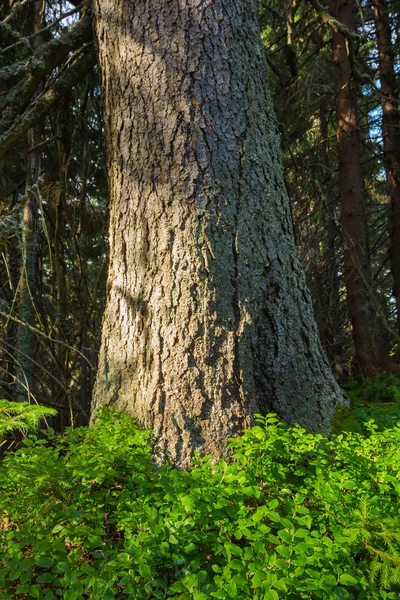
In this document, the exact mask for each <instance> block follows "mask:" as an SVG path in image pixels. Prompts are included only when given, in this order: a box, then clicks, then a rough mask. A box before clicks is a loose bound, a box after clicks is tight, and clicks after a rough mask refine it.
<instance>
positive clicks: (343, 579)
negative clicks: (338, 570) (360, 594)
mask: <svg viewBox="0 0 400 600" xmlns="http://www.w3.org/2000/svg"><path fill="white" fill-rule="evenodd" d="M339 582H340V583H341V584H343V585H357V584H358V581H357V579H354V577H352V575H349V574H348V573H342V574H341V575H340V576H339Z"/></svg>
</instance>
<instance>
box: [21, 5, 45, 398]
mask: <svg viewBox="0 0 400 600" xmlns="http://www.w3.org/2000/svg"><path fill="white" fill-rule="evenodd" d="M42 10H43V0H36V2H35V5H34V25H33V32H34V33H36V32H37V31H38V30H39V29H40V28H41V22H42V16H43V15H42ZM40 38H41V36H37V37H36V38H34V42H33V44H34V46H38V45H40V43H41V41H42V40H41V39H40ZM37 93H38V91H37V92H36V94H37ZM41 137H42V136H41V126H40V125H36V126H35V127H34V128H33V129H31V130H30V131H29V132H28V147H31V148H33V147H35V146H37V145H38V144H40V142H41ZM40 171H41V149H40V148H39V149H37V150H33V151H32V152H30V153H29V154H28V157H27V159H26V186H25V196H24V202H23V206H22V245H21V254H22V260H21V280H20V294H19V317H20V319H21V320H22V321H23V322H24V323H26V324H27V325H29V326H30V327H24V326H23V325H19V327H18V340H17V347H18V354H17V357H18V363H19V364H18V371H17V390H18V394H19V399H20V400H23V399H25V397H26V396H27V395H28V397H29V395H30V394H34V392H35V377H34V363H33V362H32V359H34V358H35V354H36V347H35V342H36V339H35V333H34V332H33V331H32V329H31V327H34V326H35V323H36V318H35V294H36V278H37V261H38V243H39V211H38V204H37V199H36V195H35V192H34V191H33V190H32V188H33V186H34V185H35V184H36V183H37V181H38V179H39V177H40Z"/></svg>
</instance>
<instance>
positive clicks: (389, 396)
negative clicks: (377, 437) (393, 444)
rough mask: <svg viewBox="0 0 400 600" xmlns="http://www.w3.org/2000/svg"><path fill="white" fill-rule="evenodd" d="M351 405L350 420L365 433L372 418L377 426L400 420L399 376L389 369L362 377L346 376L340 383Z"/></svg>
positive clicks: (384, 425) (352, 425) (350, 426)
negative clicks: (386, 371)
mask: <svg viewBox="0 0 400 600" xmlns="http://www.w3.org/2000/svg"><path fill="white" fill-rule="evenodd" d="M342 387H343V388H344V389H345V390H346V392H347V394H348V396H349V398H350V401H351V405H352V408H353V423H352V424H351V423H350V422H349V428H350V429H352V428H353V429H354V428H355V424H354V421H355V422H357V423H358V426H359V427H361V429H360V430H362V431H363V433H367V431H368V429H367V427H368V422H369V421H370V420H371V419H373V420H374V421H375V423H376V424H377V426H378V428H379V429H385V428H387V427H393V425H395V424H396V423H398V422H399V421H400V376H399V375H394V374H390V373H379V374H378V375H376V376H375V377H374V378H373V379H366V380H364V381H362V380H361V379H358V378H357V377H350V378H349V379H348V380H347V381H346V382H344V383H342Z"/></svg>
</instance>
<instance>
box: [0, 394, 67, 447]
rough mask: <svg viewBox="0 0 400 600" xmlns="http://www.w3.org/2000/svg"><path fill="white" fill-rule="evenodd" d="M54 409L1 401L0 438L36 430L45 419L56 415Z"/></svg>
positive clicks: (25, 403) (26, 403)
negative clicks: (18, 432) (11, 432)
mask: <svg viewBox="0 0 400 600" xmlns="http://www.w3.org/2000/svg"><path fill="white" fill-rule="evenodd" d="M56 414H57V411H56V410H55V409H54V408H48V407H47V406H40V405H36V404H29V403H28V402H10V401H8V400H0V438H1V437H3V436H4V435H5V434H7V433H9V432H10V431H15V430H17V431H22V432H24V433H25V432H27V431H30V430H35V429H37V427H38V426H39V423H40V421H41V420H42V419H43V418H44V417H49V416H52V415H56Z"/></svg>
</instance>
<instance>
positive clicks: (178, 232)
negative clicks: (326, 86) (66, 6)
mask: <svg viewBox="0 0 400 600" xmlns="http://www.w3.org/2000/svg"><path fill="white" fill-rule="evenodd" d="M94 12H95V29H96V35H97V42H98V52H99V62H100V67H101V73H102V91H103V103H104V118H105V132H106V141H107V149H108V174H109V186H110V205H111V206H110V210H111V215H110V259H109V260H110V263H109V279H108V297H107V305H106V310H105V315H104V320H103V333H102V343H101V350H100V356H99V369H98V374H97V380H96V384H95V389H94V399H93V404H94V408H97V407H99V406H101V405H112V406H115V407H117V408H119V409H123V410H126V411H128V412H129V413H130V414H131V415H132V416H133V417H134V418H135V419H136V420H137V421H138V422H139V424H140V425H142V426H144V427H147V428H151V429H153V430H154V432H155V435H156V449H155V453H156V456H157V458H158V460H164V459H165V458H168V459H170V460H172V461H173V462H174V463H175V464H180V465H185V464H187V463H188V461H189V460H190V457H191V455H192V453H193V451H194V450H199V451H202V452H206V453H210V454H212V455H213V456H220V455H222V454H224V453H225V452H226V445H227V439H228V438H229V437H230V436H232V435H235V434H238V433H239V432H240V431H241V430H242V429H243V428H245V427H247V426H249V425H250V424H251V422H252V415H253V414H254V413H257V412H260V413H267V412H269V411H276V412H277V413H278V414H279V415H280V416H281V417H282V418H283V419H285V420H287V421H289V422H291V423H293V422H299V423H301V424H303V425H304V426H306V427H308V428H309V429H311V430H320V431H324V432H327V431H329V430H330V425H331V418H332V413H333V410H334V406H335V403H336V401H337V400H338V399H339V398H340V397H341V392H340V390H339V388H338V387H337V385H336V383H335V381H334V379H333V377H332V374H331V372H330V369H329V365H328V362H327V360H326V357H325V355H324V354H323V352H322V350H321V345H320V341H319V337H318V332H317V328H316V325H315V322H314V318H313V315H312V309H311V302H310V298H309V294H308V291H307V288H306V285H305V280H304V276H303V274H302V272H301V269H300V266H299V262H298V259H297V256H296V251H295V247H294V242H293V232H292V225H291V221H290V215H289V206H288V199H287V196H286V192H285V188H284V184H283V175H282V166H281V161H280V146H279V138H278V135H277V124H276V121H275V117H274V114H273V107H272V103H271V99H270V96H269V93H268V90H267V79H268V77H267V73H266V68H265V51H264V48H263V46H262V44H261V41H260V38H259V31H258V24H257V10H256V2H255V1H254V0H205V1H204V2H201V3H199V2H198V1H197V0H182V1H180V2H165V0H151V1H148V0H147V1H145V0H137V1H136V2H129V1H128V0H118V1H115V0H95V2H94Z"/></svg>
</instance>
